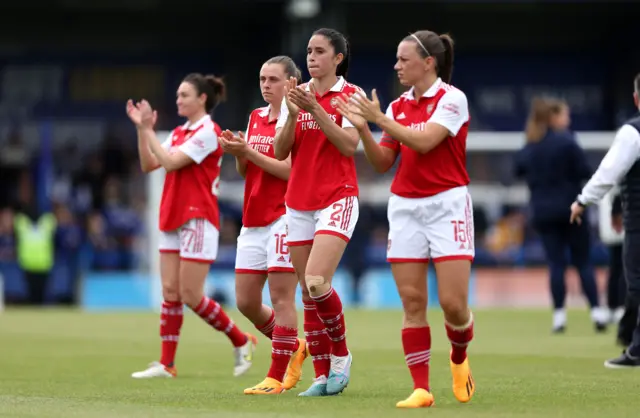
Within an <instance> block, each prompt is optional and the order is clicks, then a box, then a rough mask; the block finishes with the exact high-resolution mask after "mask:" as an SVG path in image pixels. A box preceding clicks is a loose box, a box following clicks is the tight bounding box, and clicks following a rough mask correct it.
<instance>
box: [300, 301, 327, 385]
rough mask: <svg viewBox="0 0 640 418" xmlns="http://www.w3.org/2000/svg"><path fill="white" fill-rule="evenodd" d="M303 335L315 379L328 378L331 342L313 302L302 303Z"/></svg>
mask: <svg viewBox="0 0 640 418" xmlns="http://www.w3.org/2000/svg"><path fill="white" fill-rule="evenodd" d="M304 335H305V336H306V338H307V342H308V344H309V353H310V354H311V359H312V360H313V369H314V370H315V372H316V377H320V376H324V377H329V368H330V367H331V340H330V339H329V336H328V335H327V331H326V329H325V327H324V324H323V323H322V321H321V320H320V317H319V316H318V313H317V312H316V305H315V303H313V301H304Z"/></svg>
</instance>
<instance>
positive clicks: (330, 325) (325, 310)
mask: <svg viewBox="0 0 640 418" xmlns="http://www.w3.org/2000/svg"><path fill="white" fill-rule="evenodd" d="M313 301H314V302H315V303H316V310H317V311H318V316H319V317H320V320H321V321H322V323H323V324H324V326H325V328H326V329H327V334H328V335H329V338H330V339H331V343H332V346H331V354H333V355H334V356H339V357H344V356H347V355H349V351H348V350H347V338H346V336H345V331H346V325H345V322H344V313H343V312H342V301H340V296H338V293H337V292H336V291H335V290H334V289H333V287H332V288H331V289H329V291H328V292H327V293H325V294H324V295H322V296H317V297H314V298H313Z"/></svg>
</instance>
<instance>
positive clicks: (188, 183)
mask: <svg viewBox="0 0 640 418" xmlns="http://www.w3.org/2000/svg"><path fill="white" fill-rule="evenodd" d="M221 133H222V130H221V129H220V127H219V126H218V125H217V124H216V123H215V122H213V121H212V120H211V117H210V116H209V115H207V116H205V117H203V118H202V119H200V120H199V121H198V122H196V123H194V124H193V125H191V126H189V123H188V122H187V123H186V124H184V125H183V126H179V127H177V128H176V129H174V130H173V131H172V132H171V134H170V135H169V138H167V140H166V141H165V142H164V143H163V144H162V146H163V147H165V149H167V150H168V151H169V153H173V152H176V151H182V152H183V153H185V154H186V155H187V156H189V157H190V158H191V159H192V160H193V161H194V163H193V164H189V165H187V166H185V167H183V168H181V169H180V170H176V171H172V172H170V173H167V174H166V176H165V179H164V189H163V190H162V200H161V202H160V230H161V231H173V230H176V229H178V228H179V227H181V226H182V225H184V224H185V223H186V222H187V221H188V220H190V219H194V218H204V219H206V220H208V221H209V222H211V223H212V224H213V225H214V226H215V227H216V228H218V229H220V211H219V208H218V194H219V192H220V166H221V165H222V155H223V151H222V148H220V147H219V146H218V135H220V134H221Z"/></svg>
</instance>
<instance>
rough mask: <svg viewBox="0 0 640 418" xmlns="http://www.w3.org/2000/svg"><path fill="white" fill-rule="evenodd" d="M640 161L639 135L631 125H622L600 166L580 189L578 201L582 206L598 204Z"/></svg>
mask: <svg viewBox="0 0 640 418" xmlns="http://www.w3.org/2000/svg"><path fill="white" fill-rule="evenodd" d="M638 159H640V133H638V131H637V130H636V128H634V127H633V126H631V125H623V126H622V127H621V128H620V129H619V130H618V132H617V133H616V137H615V139H614V140H613V144H612V145H611V148H610V149H609V151H608V152H607V155H605V156H604V158H603V159H602V162H601V163H600V166H599V167H598V169H597V170H596V172H595V173H594V174H593V176H591V179H590V180H589V182H588V183H587V184H586V185H585V186H584V188H583V189H582V193H581V194H580V196H578V201H579V202H580V203H582V204H584V205H591V204H594V203H597V202H599V201H600V200H601V199H602V198H603V197H604V195H605V194H607V192H608V191H609V190H611V188H613V187H614V186H615V185H617V184H618V183H620V181H621V180H622V178H623V177H624V176H625V174H627V172H628V171H629V169H631V167H632V166H633V164H635V162H636V161H638Z"/></svg>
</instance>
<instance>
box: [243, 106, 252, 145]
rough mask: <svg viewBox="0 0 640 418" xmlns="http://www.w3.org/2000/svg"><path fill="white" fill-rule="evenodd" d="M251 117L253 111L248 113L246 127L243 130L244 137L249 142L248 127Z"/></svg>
mask: <svg viewBox="0 0 640 418" xmlns="http://www.w3.org/2000/svg"><path fill="white" fill-rule="evenodd" d="M252 117H253V112H252V113H251V114H250V115H249V120H248V121H247V129H245V131H244V139H245V140H246V141H247V142H249V128H250V127H251V118H252Z"/></svg>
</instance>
